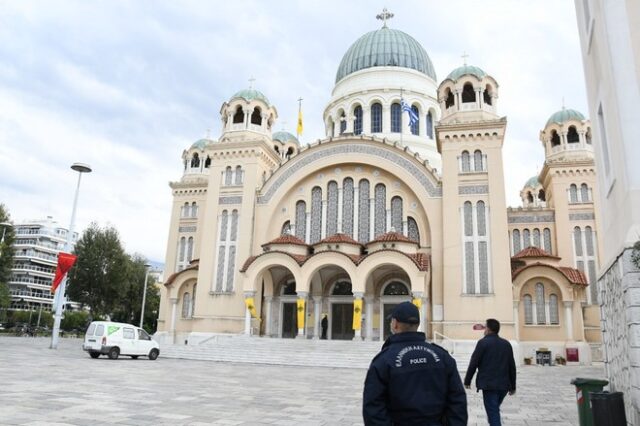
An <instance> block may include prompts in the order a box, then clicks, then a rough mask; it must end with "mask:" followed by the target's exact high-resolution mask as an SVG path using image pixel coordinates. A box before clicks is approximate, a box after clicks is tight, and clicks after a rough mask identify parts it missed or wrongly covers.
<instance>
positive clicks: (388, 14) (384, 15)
mask: <svg viewBox="0 0 640 426" xmlns="http://www.w3.org/2000/svg"><path fill="white" fill-rule="evenodd" d="M391 18H393V13H391V12H389V11H388V10H387V8H386V7H385V8H384V9H382V13H380V14H378V15H376V19H379V20H381V21H382V28H387V19H391Z"/></svg>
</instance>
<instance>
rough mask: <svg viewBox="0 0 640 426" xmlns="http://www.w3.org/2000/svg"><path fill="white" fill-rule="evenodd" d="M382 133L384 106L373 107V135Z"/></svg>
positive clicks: (377, 104) (376, 105) (376, 104)
mask: <svg viewBox="0 0 640 426" xmlns="http://www.w3.org/2000/svg"><path fill="white" fill-rule="evenodd" d="M381 132H382V104H380V103H377V102H376V103H375V104H373V105H371V133H381Z"/></svg>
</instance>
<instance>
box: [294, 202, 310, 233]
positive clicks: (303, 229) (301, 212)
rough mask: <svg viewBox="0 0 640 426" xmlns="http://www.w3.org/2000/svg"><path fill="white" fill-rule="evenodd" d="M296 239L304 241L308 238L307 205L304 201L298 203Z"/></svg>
mask: <svg viewBox="0 0 640 426" xmlns="http://www.w3.org/2000/svg"><path fill="white" fill-rule="evenodd" d="M296 237H298V238H300V239H301V240H302V241H306V238H307V203H305V202H304V201H298V202H297V203H296Z"/></svg>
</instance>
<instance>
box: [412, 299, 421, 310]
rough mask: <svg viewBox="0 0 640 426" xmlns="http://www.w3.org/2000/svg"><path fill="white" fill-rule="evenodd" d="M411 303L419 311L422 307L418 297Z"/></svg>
mask: <svg viewBox="0 0 640 426" xmlns="http://www.w3.org/2000/svg"><path fill="white" fill-rule="evenodd" d="M412 303H413V304H414V305H416V307H417V308H418V309H420V308H421V307H422V299H420V298H419V297H417V298H415V299H413V300H412Z"/></svg>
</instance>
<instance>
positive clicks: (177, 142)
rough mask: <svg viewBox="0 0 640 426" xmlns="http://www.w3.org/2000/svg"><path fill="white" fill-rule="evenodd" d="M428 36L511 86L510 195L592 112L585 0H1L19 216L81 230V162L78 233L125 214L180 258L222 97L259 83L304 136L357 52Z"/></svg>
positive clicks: (506, 103)
mask: <svg viewBox="0 0 640 426" xmlns="http://www.w3.org/2000/svg"><path fill="white" fill-rule="evenodd" d="M385 5H386V7H387V8H389V10H390V11H391V12H393V13H395V18H393V20H392V21H391V22H390V24H389V26H390V27H392V28H396V29H400V30H403V31H405V32H407V33H409V34H410V35H412V36H413V37H414V38H415V39H416V40H418V41H419V42H420V43H421V44H422V45H423V46H424V48H425V49H426V50H427V52H428V53H429V56H430V57H431V60H432V61H433V64H434V66H435V69H436V72H437V75H438V78H443V77H444V76H446V75H447V74H448V73H449V71H450V70H452V69H453V68H455V67H456V66H459V65H461V64H462V59H461V55H462V54H463V52H465V51H466V52H467V53H468V54H469V55H470V57H469V60H468V61H469V63H471V64H474V65H477V66H480V67H481V68H483V69H484V70H485V71H487V72H489V73H490V74H491V75H493V76H494V77H495V78H496V80H497V81H498V83H499V84H500V99H499V104H498V106H499V113H500V114H501V115H506V116H507V117H508V127H507V137H506V140H505V147H504V161H505V169H506V189H507V197H508V200H507V201H508V204H509V205H513V206H517V205H519V203H520V200H519V195H518V194H519V190H520V188H521V186H522V184H523V183H524V182H525V181H526V180H527V179H528V178H529V177H531V176H532V175H534V174H536V173H537V171H539V169H540V167H541V165H542V163H543V161H544V154H543V149H542V146H541V144H540V142H539V141H538V133H539V131H540V129H541V128H542V126H543V125H544V124H545V122H546V120H547V118H548V117H549V116H550V115H551V114H552V113H553V112H555V111H556V110H558V109H560V108H561V106H562V100H563V98H564V99H565V103H566V105H567V107H571V108H576V109H578V110H580V111H583V112H586V111H587V108H586V94H585V88H584V77H583V71H582V62H581V57H580V49H579V41H578V34H577V29H576V19H575V10H574V6H573V1H572V0H563V1H558V0H539V1H536V2H532V1H526V0H501V1H498V0H485V1H472V0H448V1H446V2H445V1H435V0H429V1H424V0H416V1H397V0H396V1H393V0H386V1H378V0H375V1H374V0H359V1H355V0H351V1H345V0H323V1H317V2H311V1H305V0H299V1H269V2H267V1H248V0H235V1H228V2H213V1H181V2H175V1H135V2H132V1H117V0H115V1H114V0H110V1H106V0H105V1H84V0H83V1H52V0H49V1H47V2H39V1H27V0H20V1H17V0H14V1H5V0H0V202H1V203H4V204H6V205H7V207H8V208H9V210H10V212H11V215H12V218H13V220H14V221H16V222H22V221H24V220H28V219H37V218H44V217H46V216H53V217H54V219H56V220H58V221H59V222H60V223H61V224H62V225H64V226H67V225H68V221H69V217H70V213H71V203H72V200H73V192H74V189H75V182H76V179H77V177H76V174H75V172H73V171H71V170H70V169H69V166H70V164H71V163H73V162H85V163H88V164H90V165H91V166H92V167H93V170H94V171H93V173H91V174H90V175H86V176H84V178H83V182H82V187H81V194H80V204H79V208H78V218H77V228H76V229H77V230H82V229H83V228H84V227H86V226H87V225H88V224H89V223H90V222H92V221H95V222H98V223H99V224H101V225H107V224H109V225H113V226H115V227H116V228H117V229H118V230H119V231H120V234H121V238H122V241H123V242H124V244H125V246H126V249H127V251H129V252H132V253H133V252H137V253H141V254H142V255H144V256H146V257H147V258H149V259H151V260H154V261H160V262H163V261H164V255H165V250H166V245H167V233H168V229H167V228H168V224H169V215H170V206H171V192H170V189H169V187H168V185H167V184H168V182H169V181H174V180H177V179H179V178H180V175H181V171H182V166H181V160H180V155H181V153H182V150H183V149H184V148H186V147H188V146H189V145H190V144H191V143H192V142H194V141H195V140H197V139H199V138H201V137H203V136H205V134H206V132H207V129H211V135H212V137H214V138H217V137H218V135H219V134H220V123H219V115H218V113H219V109H220V106H221V104H222V102H224V101H225V100H226V99H228V98H229V96H231V95H232V94H233V93H235V92H236V91H237V90H239V89H242V88H245V87H247V86H248V79H249V78H250V77H251V76H253V77H255V79H256V82H255V87H256V88H258V89H260V90H261V91H262V92H263V93H265V94H266V95H267V96H268V97H269V99H270V100H271V102H272V103H273V104H275V105H276V107H277V108H278V111H279V115H280V123H278V124H277V125H276V128H277V129H281V128H282V127H283V125H282V121H286V122H287V123H289V124H288V125H285V127H286V128H287V129H288V130H293V129H294V123H295V120H296V109H297V103H296V99H297V98H299V97H303V98H304V112H305V134H304V135H303V137H302V141H303V143H305V142H308V141H313V140H315V139H317V138H320V137H322V136H323V134H324V131H323V124H322V110H323V109H324V106H325V104H326V102H327V101H328V100H329V97H330V93H331V89H332V88H333V84H334V79H335V73H336V70H337V68H338V65H339V63H340V60H341V58H342V55H343V54H344V52H346V50H347V49H348V48H349V46H350V45H351V43H353V42H354V41H355V40H356V39H357V38H358V37H360V36H361V35H363V34H364V33H366V32H368V31H372V30H375V29H377V28H379V27H380V23H379V21H376V19H375V15H376V14H377V13H379V12H380V11H381V10H382V8H383V7H384V6H385Z"/></svg>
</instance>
